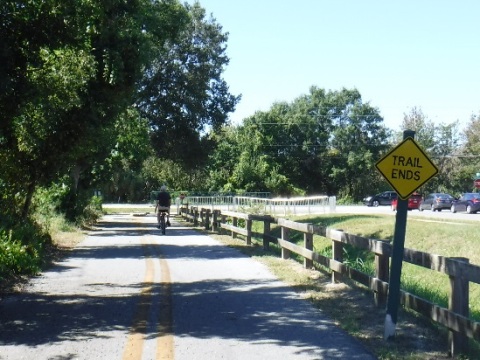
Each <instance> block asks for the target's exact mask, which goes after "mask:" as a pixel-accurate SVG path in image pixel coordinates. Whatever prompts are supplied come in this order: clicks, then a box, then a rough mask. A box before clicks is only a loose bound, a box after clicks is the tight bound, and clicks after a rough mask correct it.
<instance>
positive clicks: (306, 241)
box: [303, 224, 313, 269]
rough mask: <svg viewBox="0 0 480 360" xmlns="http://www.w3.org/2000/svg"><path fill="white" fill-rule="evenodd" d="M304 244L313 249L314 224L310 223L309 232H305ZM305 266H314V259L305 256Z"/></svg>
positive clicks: (306, 247) (307, 267) (306, 267)
mask: <svg viewBox="0 0 480 360" xmlns="http://www.w3.org/2000/svg"><path fill="white" fill-rule="evenodd" d="M303 246H304V247H305V249H307V250H313V225H312V224H308V232H307V233H304V234H303ZM303 267H304V268H305V269H311V268H313V260H310V259H307V258H303Z"/></svg>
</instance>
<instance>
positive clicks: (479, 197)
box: [450, 193, 480, 214]
mask: <svg viewBox="0 0 480 360" xmlns="http://www.w3.org/2000/svg"><path fill="white" fill-rule="evenodd" d="M450 210H451V211H452V212H457V211H466V212H467V213H469V214H474V213H476V212H477V211H479V210H480V193H465V194H462V196H460V197H459V198H458V199H457V200H454V201H453V202H452V205H451V208H450Z"/></svg>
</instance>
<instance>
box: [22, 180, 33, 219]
mask: <svg viewBox="0 0 480 360" xmlns="http://www.w3.org/2000/svg"><path fill="white" fill-rule="evenodd" d="M34 192H35V181H32V182H30V184H29V185H28V188H27V196H26V197H25V203H24V204H23V210H22V219H26V218H27V216H28V213H29V211H30V205H32V198H33V193H34Z"/></svg>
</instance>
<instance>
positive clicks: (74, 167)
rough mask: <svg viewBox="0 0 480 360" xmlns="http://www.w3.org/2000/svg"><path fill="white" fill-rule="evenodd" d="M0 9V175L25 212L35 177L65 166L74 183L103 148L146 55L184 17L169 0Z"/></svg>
mask: <svg viewBox="0 0 480 360" xmlns="http://www.w3.org/2000/svg"><path fill="white" fill-rule="evenodd" d="M0 16H1V18H0V38H2V44H1V45H0V46H1V50H2V51H0V61H1V62H2V64H5V66H2V70H1V71H0V114H1V116H2V120H4V121H2V123H1V126H0V153H1V156H2V160H4V161H2V164H0V166H1V167H2V173H3V174H4V175H2V179H3V180H2V182H3V183H4V184H5V188H6V189H7V190H8V191H10V192H11V194H15V193H16V192H14V193H12V191H17V192H18V193H20V194H23V195H24V199H25V201H24V206H23V216H26V215H27V213H28V209H29V205H30V201H31V197H32V194H33V191H34V188H35V187H36V186H39V185H46V184H48V183H49V182H50V181H52V180H54V179H55V178H56V177H58V176H60V175H61V174H63V173H65V172H66V171H68V170H70V171H71V172H72V173H73V174H74V175H75V176H74V178H75V184H74V186H73V188H75V187H76V185H77V184H78V182H79V177H80V174H81V173H82V171H83V172H85V170H86V169H88V168H91V167H92V166H93V164H94V161H92V159H95V158H98V157H103V158H105V157H106V154H108V152H109V151H110V149H111V147H112V145H113V144H114V142H113V141H114V139H115V137H113V140H112V139H111V137H110V136H109V135H110V134H112V131H111V128H112V127H113V126H114V124H115V119H116V118H117V117H118V116H119V114H122V113H123V112H124V111H125V109H126V108H128V106H130V105H132V104H133V102H134V97H133V95H134V94H135V93H136V90H137V84H138V82H139V79H140V76H141V75H142V72H143V69H144V68H145V67H146V66H147V65H148V64H149V63H150V60H151V55H152V54H153V53H156V52H154V50H155V49H159V48H162V47H163V45H164V42H165V41H166V40H167V39H173V38H174V37H175V36H176V34H177V32H178V30H179V29H181V27H182V26H183V24H184V23H185V20H186V19H187V17H186V12H185V11H184V8H183V7H182V5H181V4H180V3H179V2H178V1H175V0H163V1H155V2H152V1H150V0H139V1H130V2H125V1H123V0H110V1H106V2H105V1H100V0H94V1H83V0H77V1H71V2H70V1H67V2H65V1H60V0H46V1H27V2H25V1H18V0H6V1H4V2H2V3H1V4H0ZM32 29H33V31H32ZM112 143H113V144H112ZM15 174H17V175H18V176H17V177H15ZM74 190H75V189H74Z"/></svg>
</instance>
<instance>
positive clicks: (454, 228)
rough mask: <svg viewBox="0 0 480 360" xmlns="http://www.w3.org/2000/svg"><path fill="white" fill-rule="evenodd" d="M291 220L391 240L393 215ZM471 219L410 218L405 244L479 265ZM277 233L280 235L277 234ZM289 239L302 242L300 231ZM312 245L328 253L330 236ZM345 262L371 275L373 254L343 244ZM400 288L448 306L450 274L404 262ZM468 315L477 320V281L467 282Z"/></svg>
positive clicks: (479, 238) (478, 239)
mask: <svg viewBox="0 0 480 360" xmlns="http://www.w3.org/2000/svg"><path fill="white" fill-rule="evenodd" d="M294 220H296V221H300V222H304V223H312V224H316V225H320V226H324V227H330V228H335V229H341V230H343V231H345V232H347V233H351V234H356V235H360V236H363V237H367V238H372V239H379V240H388V241H392V240H393V236H394V227H395V217H392V216H386V215H385V216H382V215H340V214H332V215H321V216H315V217H296V218H295V219H294ZM477 227H478V223H476V222H473V221H456V222H447V221H445V222H442V221H438V220H432V219H425V218H423V219H419V218H409V219H408V220H407V228H406V235H405V248H409V249H414V250H419V251H423V252H427V253H430V254H437V255H442V256H447V257H466V258H469V260H470V263H471V264H476V265H480V233H479V232H478V231H476V228H477ZM277 235H278V236H279V237H280V235H279V234H277ZM290 236H291V241H292V242H296V243H299V244H301V243H302V242H303V235H302V234H301V233H299V232H290ZM314 249H315V251H316V252H318V253H320V254H329V251H330V253H331V240H329V239H327V238H324V237H321V236H314ZM345 249H346V250H345V254H344V257H345V259H346V260H345V262H348V263H349V265H350V266H352V267H354V268H356V269H358V270H360V271H363V272H365V273H368V274H370V275H372V274H373V273H374V272H373V271H374V266H373V261H374V257H373V254H372V253H370V252H368V251H363V250H359V249H355V248H353V247H351V246H346V247H345ZM401 282H402V285H401V287H402V289H403V290H405V291H408V292H411V293H413V294H415V295H417V296H420V297H422V298H425V299H428V300H430V301H432V302H434V303H436V304H439V305H441V306H443V307H448V294H449V292H450V283H449V278H448V276H447V275H445V274H441V273H438V272H436V271H432V270H430V269H425V268H422V267H420V266H415V265H412V264H409V263H405V262H404V263H403V268H402V280H401ZM469 299H470V317H472V318H474V319H476V320H480V285H478V284H473V283H471V284H470V295H469Z"/></svg>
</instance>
